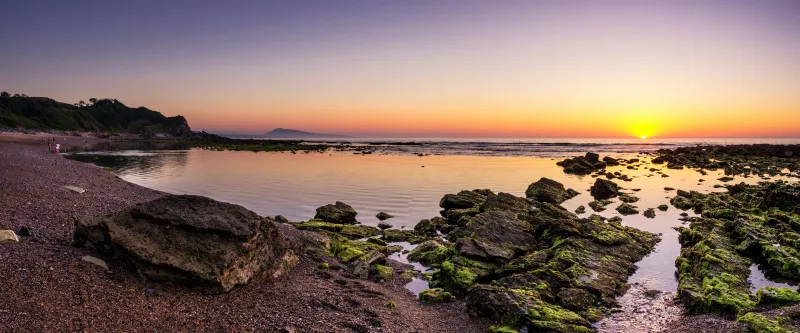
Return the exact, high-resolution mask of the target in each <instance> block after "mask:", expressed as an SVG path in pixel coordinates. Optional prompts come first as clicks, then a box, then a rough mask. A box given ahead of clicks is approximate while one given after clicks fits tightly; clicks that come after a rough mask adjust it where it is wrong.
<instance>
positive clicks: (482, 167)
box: [70, 139, 800, 292]
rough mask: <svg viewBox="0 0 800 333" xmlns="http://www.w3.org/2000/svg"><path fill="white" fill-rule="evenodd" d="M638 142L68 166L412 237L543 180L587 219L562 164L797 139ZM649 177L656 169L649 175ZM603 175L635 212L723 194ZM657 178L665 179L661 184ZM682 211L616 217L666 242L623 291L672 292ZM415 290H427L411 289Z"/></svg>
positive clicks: (113, 160) (156, 153)
mask: <svg viewBox="0 0 800 333" xmlns="http://www.w3.org/2000/svg"><path fill="white" fill-rule="evenodd" d="M350 141H352V140H350ZM387 141H388V140H386V139H384V140H383V142H387ZM641 141H642V140H638V141H637V140H627V141H624V142H622V141H612V140H592V141H590V140H576V139H573V141H566V140H538V139H537V140H533V139H527V140H525V141H524V142H523V141H519V140H514V139H510V140H509V139H506V140H497V139H495V140H466V139H465V140H450V141H434V140H426V141H424V142H423V141H421V140H419V139H418V140H416V141H415V143H414V144H409V145H375V144H370V146H372V147H374V148H373V150H374V153H373V154H369V155H363V154H354V153H352V152H331V153H297V154H292V153H287V152H284V153H280V152H278V153H273V152H257V153H254V152H235V151H209V150H203V149H196V148H195V149H185V148H182V147H170V146H157V147H154V146H148V145H144V146H142V144H141V143H139V144H138V145H139V146H136V147H129V146H126V145H125V144H107V145H105V146H103V147H96V148H97V150H95V151H92V152H84V153H77V154H74V155H72V156H70V158H73V159H77V160H81V161H86V162H91V163H95V164H98V165H101V166H109V167H112V168H114V169H115V172H116V173H117V174H118V175H119V176H120V177H121V178H122V179H124V180H126V181H129V182H132V183H135V184H139V185H142V186H145V187H149V188H153V189H156V190H160V191H164V192H169V193H175V194H197V195H204V196H208V197H211V198H214V199H217V200H221V201H226V202H231V203H235V204H239V205H242V206H244V207H246V208H248V209H250V210H253V211H255V212H256V213H258V214H260V215H264V216H274V215H283V216H286V217H287V218H288V219H289V220H292V221H304V220H308V219H310V218H312V217H313V216H314V214H315V209H316V208H317V207H319V206H322V205H325V204H329V203H333V202H335V201H343V202H346V203H348V204H350V205H352V206H353V207H354V208H355V209H356V210H357V211H358V213H359V214H358V216H357V218H358V220H359V221H361V222H362V223H364V224H367V225H377V223H378V222H379V221H378V219H377V218H375V215H376V214H377V213H378V212H381V211H384V212H387V213H390V214H392V215H394V216H395V218H393V219H390V220H388V222H390V223H391V224H393V225H394V226H395V227H397V228H413V226H414V225H415V224H416V223H417V222H419V220H421V219H425V218H431V217H433V216H437V215H438V214H439V210H440V208H439V200H440V199H441V197H442V196H443V195H445V194H448V193H456V192H458V191H460V190H471V189H484V188H487V189H491V190H493V191H495V192H506V193H511V194H514V195H518V196H524V193H525V190H526V188H527V186H528V185H529V184H530V183H532V182H535V181H536V180H538V179H540V178H542V177H547V178H551V179H554V180H557V181H559V182H561V183H563V184H564V185H565V186H566V187H569V188H573V189H575V190H577V191H579V192H580V193H581V194H580V195H578V196H577V197H575V198H573V199H570V200H569V201H567V202H565V203H563V204H562V205H563V206H564V207H566V208H567V209H569V210H571V211H574V210H575V209H576V208H577V207H578V206H580V205H584V206H587V213H586V214H584V215H582V216H588V215H589V214H591V213H593V212H592V210H591V209H590V208H588V203H589V202H590V201H592V198H591V196H590V195H589V193H588V190H589V187H590V186H591V185H592V184H593V183H594V178H592V177H591V176H576V175H568V174H565V173H563V171H562V170H561V168H560V167H558V166H556V164H555V163H556V162H557V161H558V160H560V159H561V158H563V157H564V156H571V155H576V154H583V153H585V152H586V151H595V152H599V153H601V154H602V155H604V156H605V155H609V156H612V157H617V158H632V157H636V158H640V159H642V160H645V161H649V155H647V154H641V153H637V152H638V151H640V150H641V151H654V150H657V149H661V148H674V147H679V146H693V145H698V144H720V143H728V144H732V143H756V142H757V143H800V140H720V139H718V140H716V141H709V140H706V141H703V142H700V141H691V140H672V141H669V142H667V140H661V141H655V140H654V142H647V143H643V142H641ZM644 141H647V140H644ZM366 142H376V140H374V139H372V140H368V139H363V140H361V141H360V143H359V144H365V145H366V144H367V143H366ZM406 142H408V141H406ZM176 148H178V149H176ZM416 154H430V155H427V156H418V155H416ZM650 168H655V169H657V170H656V171H655V172H653V171H650V170H649V169H650ZM608 171H610V172H614V171H620V172H622V173H625V174H627V175H629V176H630V177H632V178H633V180H632V181H631V182H622V181H618V183H619V184H620V185H621V186H623V187H624V188H625V189H626V191H627V192H630V193H633V194H634V195H635V196H637V197H639V198H640V200H639V201H638V202H637V203H635V205H636V206H638V207H639V208H640V210H641V211H643V210H644V209H647V208H655V207H656V206H658V205H660V204H669V198H671V197H672V196H674V195H675V193H674V192H667V191H665V190H664V187H673V188H676V189H687V190H688V189H691V190H696V191H700V192H706V193H707V192H711V191H720V190H724V189H715V188H713V185H714V184H719V183H720V182H719V181H717V180H716V179H718V178H720V177H722V176H723V174H722V172H721V171H719V172H710V173H709V174H708V175H706V176H703V175H701V174H700V173H698V172H696V171H693V170H688V169H684V170H669V169H666V168H665V167H664V165H645V166H644V167H640V168H639V169H636V170H629V169H627V168H626V167H625V166H617V167H610V168H608ZM657 172H663V173H665V174H668V175H669V177H667V178H665V177H661V175H660V174H659V173H657ZM735 178H736V179H735V180H734V181H733V182H736V183H738V182H746V183H756V182H758V181H761V180H762V179H761V178H758V177H748V178H743V177H735ZM778 178H779V177H776V178H773V179H778ZM700 179H703V180H704V181H702V182H701V181H700ZM789 180H792V181H796V179H789ZM634 189H638V191H634ZM614 201H615V202H614V203H612V204H611V205H609V207H608V209H607V210H606V211H604V212H602V213H599V214H600V215H603V216H605V217H612V216H617V215H618V213H617V212H616V211H615V210H614V208H615V207H616V206H617V205H619V202H618V201H616V200H614ZM681 212H682V211H680V210H678V209H676V208H674V207H671V206H670V209H669V210H668V211H666V212H661V211H658V210H657V216H656V218H655V219H648V218H645V217H644V216H642V215H634V216H623V224H626V225H630V226H633V227H636V228H639V229H643V230H647V231H651V232H655V233H660V234H662V239H663V240H662V242H661V243H659V244H658V246H657V247H656V250H655V251H654V252H653V253H652V254H651V255H649V256H648V257H647V258H645V259H643V260H642V261H641V262H639V263H638V264H637V265H638V266H639V269H638V270H637V272H636V274H634V276H633V277H632V278H631V279H630V282H637V281H643V280H646V279H654V280H655V281H656V286H655V287H656V288H658V289H660V290H663V291H670V292H672V291H675V289H676V288H677V281H676V280H675V276H674V272H675V266H674V261H675V258H676V257H677V256H678V254H679V252H680V245H679V244H678V235H677V232H676V231H675V230H674V229H673V228H674V227H676V226H680V225H682V222H681V221H680V220H679V217H680V216H679V214H680V213H681ZM688 213H689V214H690V215H691V214H692V213H691V212H688ZM406 246H408V244H406ZM397 259H401V260H402V259H403V258H402V256H400V257H397ZM759 272H760V271H759V270H758V269H757V268H756V269H754V274H753V277H752V279H751V280H753V284H754V286H756V287H757V286H762V285H771V283H773V282H772V281H770V280H769V279H767V278H766V277H764V276H763V274H761V275H759ZM416 282H417V284H420V283H419V281H416ZM421 287H424V286H422V285H421V284H420V286H416V287H414V286H410V288H416V289H418V288H421Z"/></svg>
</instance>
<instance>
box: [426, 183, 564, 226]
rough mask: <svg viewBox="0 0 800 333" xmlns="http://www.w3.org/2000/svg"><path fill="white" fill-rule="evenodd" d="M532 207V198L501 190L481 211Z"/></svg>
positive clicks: (485, 202) (491, 197) (491, 195)
mask: <svg viewBox="0 0 800 333" xmlns="http://www.w3.org/2000/svg"><path fill="white" fill-rule="evenodd" d="M559 185H560V184H559ZM562 189H563V187H562ZM567 191H570V190H567ZM530 207H531V202H530V200H528V199H525V198H520V197H517V196H514V195H512V194H508V193H503V192H500V193H498V194H494V193H490V194H489V195H488V196H487V197H486V201H484V202H483V203H482V204H481V206H480V211H481V212H491V211H514V212H525V211H527V210H528V209H530ZM434 219H436V218H433V219H431V221H433V220H434Z"/></svg>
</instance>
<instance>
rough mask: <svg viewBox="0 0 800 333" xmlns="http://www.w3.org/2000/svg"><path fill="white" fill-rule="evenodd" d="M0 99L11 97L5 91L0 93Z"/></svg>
mask: <svg viewBox="0 0 800 333" xmlns="http://www.w3.org/2000/svg"><path fill="white" fill-rule="evenodd" d="M0 97H11V94H9V93H8V92H7V91H4V92H1V93H0Z"/></svg>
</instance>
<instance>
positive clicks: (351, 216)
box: [314, 201, 358, 224]
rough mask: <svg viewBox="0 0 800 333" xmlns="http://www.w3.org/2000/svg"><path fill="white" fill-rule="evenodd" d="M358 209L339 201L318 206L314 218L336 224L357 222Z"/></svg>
mask: <svg viewBox="0 0 800 333" xmlns="http://www.w3.org/2000/svg"><path fill="white" fill-rule="evenodd" d="M357 214H358V213H356V210H355V209H353V207H351V206H350V205H348V204H346V203H344V202H341V201H337V202H336V204H334V205H325V206H322V207H319V208H317V214H316V215H314V219H319V220H322V221H325V222H330V223H336V224H357V223H358V221H356V215H357Z"/></svg>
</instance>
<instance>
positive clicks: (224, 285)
mask: <svg viewBox="0 0 800 333" xmlns="http://www.w3.org/2000/svg"><path fill="white" fill-rule="evenodd" d="M74 243H75V245H76V246H87V247H91V248H95V249H97V250H98V251H101V252H110V253H113V254H115V255H118V256H124V257H126V258H127V259H128V260H130V261H131V262H132V263H133V264H134V265H135V266H136V268H137V270H138V272H139V274H141V275H142V276H143V277H145V278H147V279H150V280H163V281H174V282H181V283H185V284H189V285H194V286H198V287H202V288H206V289H208V290H217V291H228V290H230V289H231V288H233V287H234V286H236V285H238V284H245V283H247V282H248V281H250V279H251V278H252V277H254V276H256V275H258V274H269V275H271V276H272V277H277V276H278V275H280V274H282V273H284V272H285V271H287V270H288V269H290V268H291V267H292V266H293V264H295V263H296V262H297V258H296V257H295V256H294V254H293V253H292V252H291V251H287V250H286V245H285V242H284V240H283V237H282V236H281V234H280V232H279V231H278V228H277V227H276V223H275V221H273V220H269V219H266V218H263V217H260V216H258V215H256V214H255V213H253V212H251V211H249V210H247V209H245V208H244V207H241V206H238V205H233V204H229V203H224V202H219V201H215V200H212V199H209V198H206V197H201V196H193V195H167V196H164V197H161V198H159V199H156V200H153V201H149V202H145V203H141V204H138V205H136V206H133V207H132V208H129V209H126V210H124V211H122V212H119V213H114V214H111V215H107V216H101V217H85V218H79V219H77V220H76V223H75V234H74Z"/></svg>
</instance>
